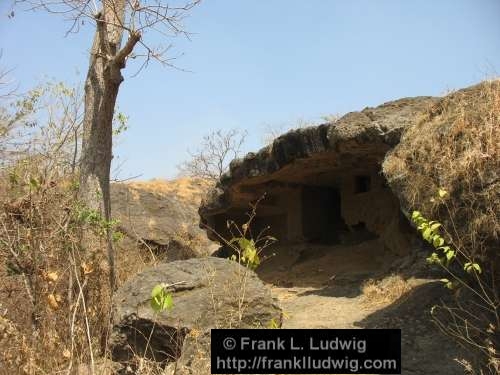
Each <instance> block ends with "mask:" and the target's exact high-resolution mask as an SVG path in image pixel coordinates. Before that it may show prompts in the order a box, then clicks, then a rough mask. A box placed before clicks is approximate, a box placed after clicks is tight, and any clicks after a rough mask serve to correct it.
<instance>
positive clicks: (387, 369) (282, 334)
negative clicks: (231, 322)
mask: <svg viewBox="0 0 500 375" xmlns="http://www.w3.org/2000/svg"><path fill="white" fill-rule="evenodd" d="M211 345H212V354H211V365H212V374H275V373H287V374H400V373H401V330H399V329H212V342H211Z"/></svg>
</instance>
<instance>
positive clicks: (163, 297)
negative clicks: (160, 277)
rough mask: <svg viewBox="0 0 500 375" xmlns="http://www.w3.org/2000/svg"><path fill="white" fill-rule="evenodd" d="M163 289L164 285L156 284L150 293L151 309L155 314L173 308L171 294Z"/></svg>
mask: <svg viewBox="0 0 500 375" xmlns="http://www.w3.org/2000/svg"><path fill="white" fill-rule="evenodd" d="M165 289H166V285H165V284H157V285H155V286H154V287H153V290H152V291H151V308H152V309H153V310H154V311H155V312H157V313H159V312H162V311H165V310H172V308H173V307H174V299H173V298H172V293H169V292H167V291H166V290H165Z"/></svg>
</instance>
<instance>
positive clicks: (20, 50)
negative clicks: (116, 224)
mask: <svg viewBox="0 0 500 375" xmlns="http://www.w3.org/2000/svg"><path fill="white" fill-rule="evenodd" d="M8 3H9V1H6V0H2V1H1V4H0V48H1V49H2V50H3V58H2V65H4V66H7V67H9V68H14V71H13V73H12V76H13V78H15V79H16V80H17V81H18V82H19V84H20V87H21V88H22V89H28V88H30V87H32V86H34V85H35V84H36V83H37V82H40V81H41V80H42V79H43V77H44V76H47V77H52V78H55V79H58V80H65V81H68V82H77V81H79V80H80V81H82V80H83V79H84V76H85V72H86V69H87V62H88V49H89V46H90V43H91V39H92V28H91V27H90V24H89V25H87V26H84V28H83V30H82V31H81V32H80V33H79V34H72V35H69V36H67V37H65V31H66V30H67V28H68V26H69V24H68V23H66V22H64V21H63V19H62V18H61V17H60V16H56V15H48V14H44V13H43V12H38V13H33V12H22V11H20V10H16V15H15V17H14V18H13V19H8V18H7V16H6V14H7V13H8V12H9V11H10V9H11V8H10V6H9V4H8ZM499 17H500V1H498V0H440V1H435V0H420V1H405V0H399V1H395V0H377V1H374V0H302V1H295V0H238V1H234V0H233V1H231V0H224V1H223V0H205V1H204V2H203V3H202V4H201V5H200V6H199V7H197V8H196V9H194V10H193V11H192V13H191V16H190V17H189V19H188V20H187V21H186V26H187V29H188V30H189V31H190V32H192V33H193V35H192V37H191V41H188V40H185V39H172V40H160V38H158V37H156V36H152V35H151V37H152V38H151V39H150V41H151V42H152V44H156V43H158V42H162V43H164V44H168V43H174V45H175V48H174V51H172V53H173V54H174V55H178V54H183V55H182V56H181V57H179V59H178V60H177V62H176V64H177V65H178V66H180V67H182V68H184V69H186V70H189V71H190V72H181V71H177V70H173V69H169V68H164V67H162V66H161V65H159V64H151V65H149V67H148V68H147V69H146V70H144V71H142V72H141V73H140V75H138V76H137V77H135V78H133V77H131V76H132V75H133V73H135V71H136V66H134V64H131V65H130V66H128V67H127V70H126V71H125V72H124V76H125V82H124V83H123V84H122V86H121V91H120V95H119V99H118V103H119V108H120V110H121V111H123V112H125V113H126V114H127V115H129V116H130V121H129V124H130V128H129V130H128V131H127V133H126V134H125V135H124V136H123V137H122V139H121V140H120V142H119V144H118V146H117V148H116V151H115V154H117V155H118V156H119V157H120V158H121V160H122V161H124V162H125V164H124V166H123V168H122V172H121V174H120V177H123V178H125V177H128V176H133V175H141V179H149V178H152V177H159V178H171V177H174V176H175V174H176V165H177V164H179V163H180V162H182V161H183V160H184V159H186V158H187V157H188V154H187V149H188V148H192V149H194V148H196V145H197V144H198V142H199V140H200V139H201V137H202V135H203V134H206V133H208V132H210V131H211V130H215V129H230V128H240V129H246V130H248V132H249V137H248V142H247V144H246V150H248V151H250V150H256V149H258V148H260V147H261V145H262V135H263V133H264V131H265V127H266V126H267V125H270V126H280V125H286V124H293V123H295V122H296V121H297V120H298V119H305V120H310V121H319V119H320V117H321V116H322V115H326V114H333V113H346V112H349V111H353V110H359V109H362V108H364V107H366V106H374V105H378V104H381V103H383V102H385V101H388V100H392V99H397V98H399V97H405V96H417V95H440V94H443V93H444V92H445V91H446V90H449V89H456V88H461V87H464V86H468V85H471V84H473V83H476V82H478V81H480V80H483V79H484V78H486V77H488V76H491V75H494V74H496V73H497V72H499V71H500V22H499V19H500V18H499ZM145 37H146V38H148V37H150V36H149V35H146V36H145ZM78 72H79V73H78Z"/></svg>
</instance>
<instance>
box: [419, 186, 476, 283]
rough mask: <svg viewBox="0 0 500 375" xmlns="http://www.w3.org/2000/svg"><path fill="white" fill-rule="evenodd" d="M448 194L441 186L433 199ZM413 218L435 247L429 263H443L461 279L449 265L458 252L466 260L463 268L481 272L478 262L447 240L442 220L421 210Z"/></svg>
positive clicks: (423, 236)
mask: <svg viewBox="0 0 500 375" xmlns="http://www.w3.org/2000/svg"><path fill="white" fill-rule="evenodd" d="M447 196H448V192H447V191H446V190H444V189H442V188H439V189H438V191H437V194H436V197H435V198H432V199H434V200H437V199H440V200H443V199H444V198H445V197H447ZM411 219H412V221H413V222H414V223H415V225H416V226H417V229H418V231H419V232H420V233H421V235H422V238H423V239H424V240H425V241H427V242H428V243H429V244H431V245H432V246H433V247H434V251H433V252H432V253H431V255H430V256H429V257H428V258H427V262H428V263H430V264H438V265H441V266H442V267H443V268H445V269H446V270H447V271H448V272H449V273H451V274H452V275H453V276H454V278H455V279H456V280H457V281H459V280H461V278H460V276H458V275H455V274H453V273H452V271H450V269H449V266H450V263H451V262H452V261H454V260H456V259H457V254H460V255H461V258H463V259H465V261H463V262H462V263H463V264H462V268H463V270H464V271H465V272H467V273H469V274H470V273H477V274H481V272H482V269H481V266H480V265H479V264H478V263H477V262H475V261H474V260H473V259H471V258H470V257H469V256H468V255H467V254H466V253H465V252H463V251H462V252H459V251H458V250H457V249H456V248H455V247H454V246H453V245H452V244H451V243H447V242H446V240H445V238H444V237H443V234H442V230H443V225H442V224H441V223H440V222H438V221H435V220H429V219H427V218H426V217H424V216H423V215H422V213H421V212H420V211H413V213H412V215H411ZM441 281H443V283H445V285H446V286H447V287H448V288H450V289H451V288H453V287H454V286H455V285H456V283H454V282H451V281H450V280H448V279H442V280H441Z"/></svg>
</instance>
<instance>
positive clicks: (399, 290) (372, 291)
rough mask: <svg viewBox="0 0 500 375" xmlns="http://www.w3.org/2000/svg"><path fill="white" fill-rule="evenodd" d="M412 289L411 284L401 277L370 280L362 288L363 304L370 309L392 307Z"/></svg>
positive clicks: (392, 276)
mask: <svg viewBox="0 0 500 375" xmlns="http://www.w3.org/2000/svg"><path fill="white" fill-rule="evenodd" d="M411 288H412V287H411V285H410V283H409V282H408V281H407V280H405V279H404V278H403V277H401V276H400V275H390V276H388V277H386V278H384V279H382V280H373V279H370V280H368V281H366V282H365V283H364V284H363V285H362V286H361V290H362V292H363V303H364V304H365V305H367V306H370V307H378V306H382V305H390V304H392V303H393V302H396V301H397V300H398V299H400V298H401V297H403V296H404V295H405V294H406V293H407V292H409V291H410V290H411Z"/></svg>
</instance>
